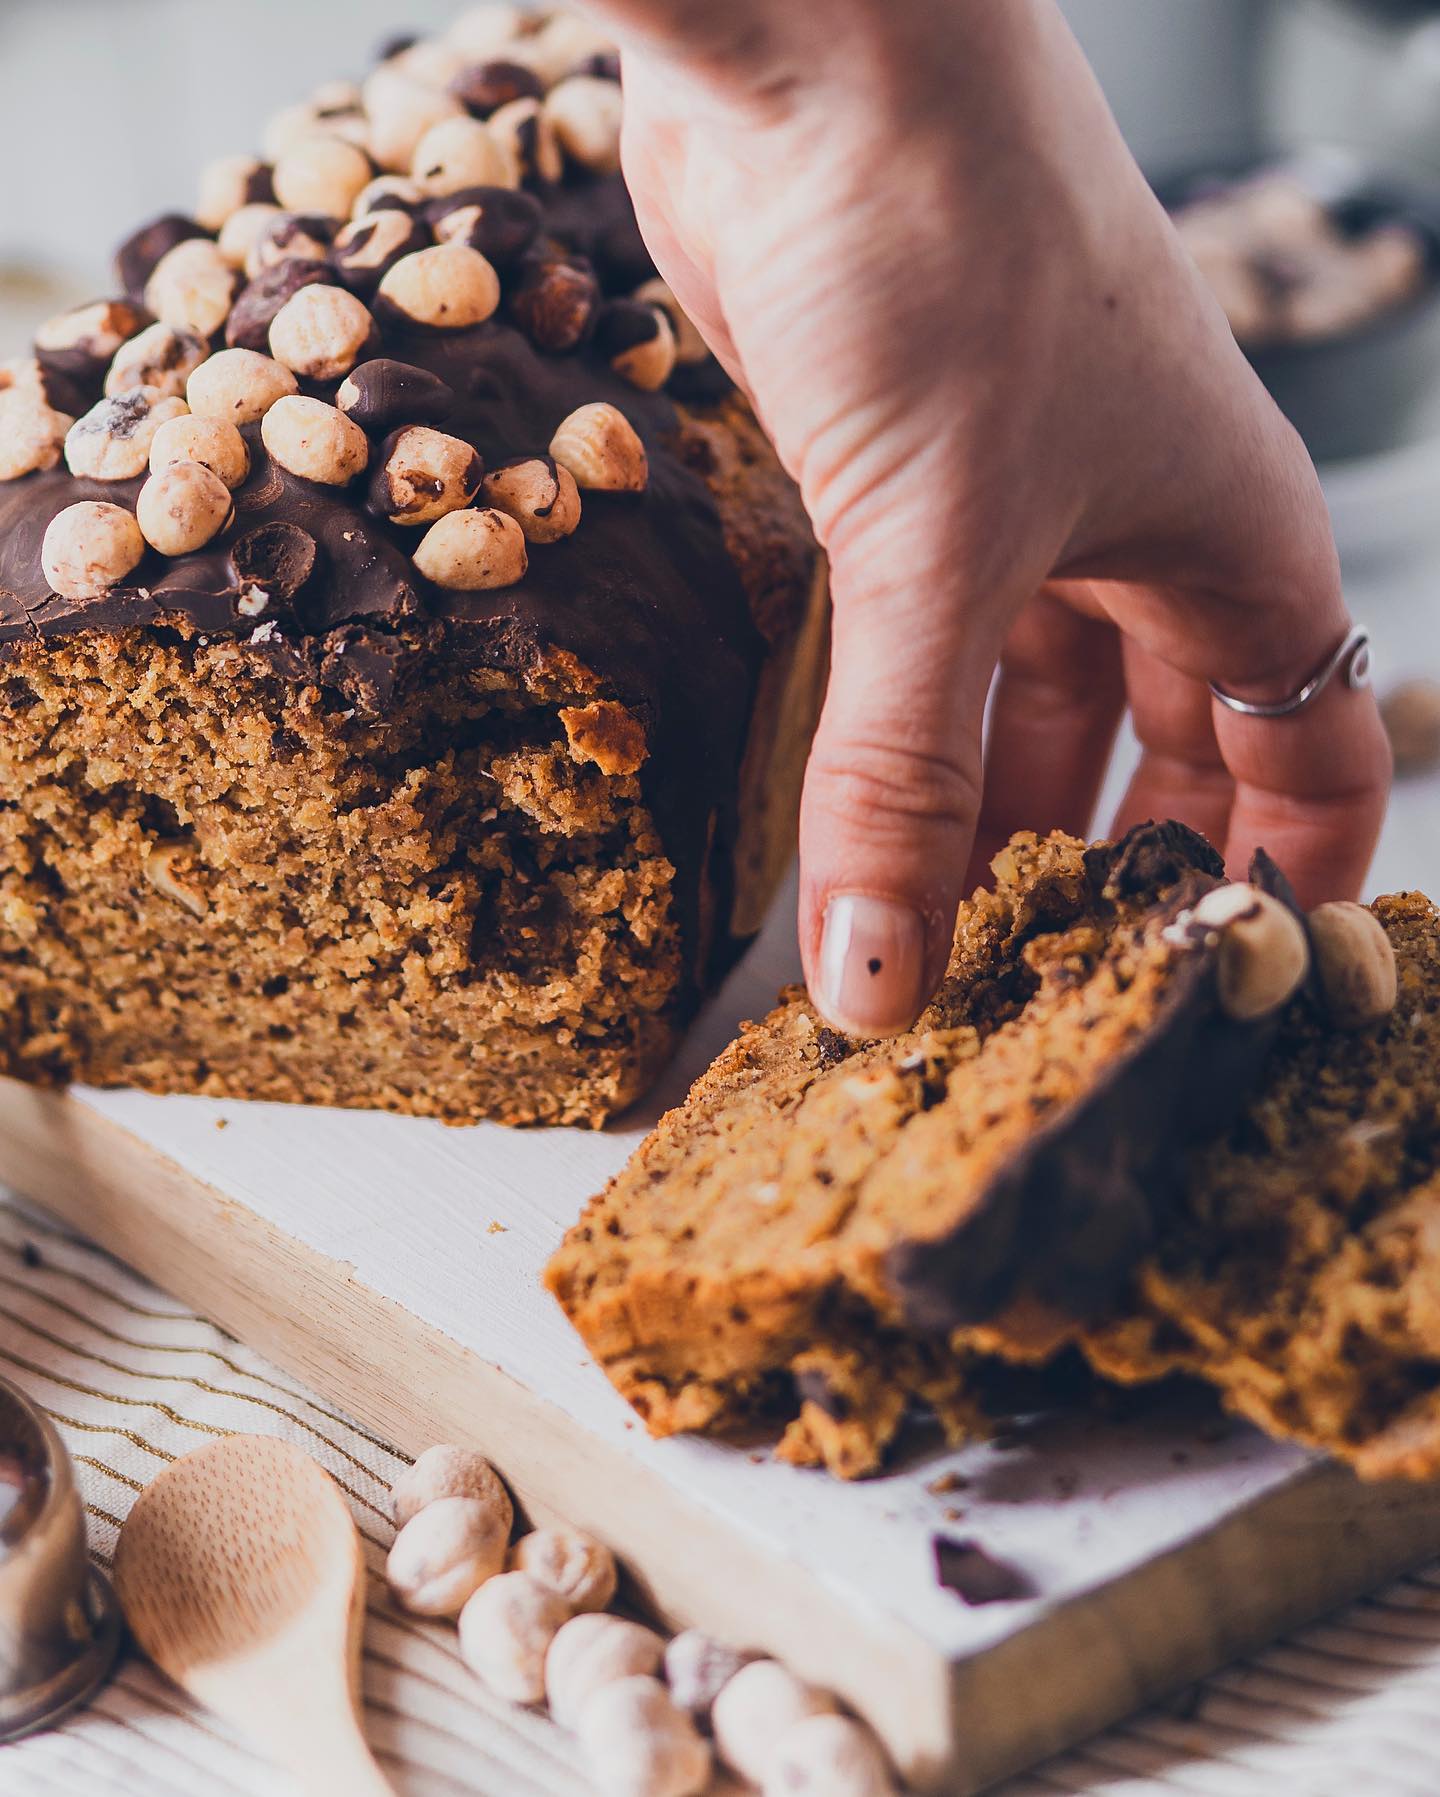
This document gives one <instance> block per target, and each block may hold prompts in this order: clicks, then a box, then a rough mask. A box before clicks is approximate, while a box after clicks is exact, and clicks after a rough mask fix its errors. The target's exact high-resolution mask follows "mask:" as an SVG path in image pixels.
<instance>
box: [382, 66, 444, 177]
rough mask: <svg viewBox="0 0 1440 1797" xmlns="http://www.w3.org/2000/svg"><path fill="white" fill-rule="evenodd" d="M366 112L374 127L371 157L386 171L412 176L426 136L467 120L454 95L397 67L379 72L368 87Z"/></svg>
mask: <svg viewBox="0 0 1440 1797" xmlns="http://www.w3.org/2000/svg"><path fill="white" fill-rule="evenodd" d="M364 95H365V112H366V116H367V118H368V119H369V125H370V154H371V155H372V156H373V157H374V158H375V160H376V162H378V163H379V165H380V167H381V168H382V169H388V170H389V171H390V172H391V173H392V174H399V175H408V174H409V173H410V170H411V167H412V165H413V164H414V161H415V151H416V147H417V146H418V145H419V143H420V140H421V138H423V137H424V136H425V133H426V132H427V131H429V130H431V129H432V128H433V127H434V126H436V125H438V124H441V123H442V122H443V121H444V120H445V119H453V118H464V117H465V109H464V107H463V106H461V104H460V102H459V101H458V100H457V99H456V98H455V96H454V95H453V94H446V93H441V92H439V91H438V90H437V89H435V88H433V87H427V86H426V85H425V84H424V83H423V82H420V81H416V80H414V79H413V77H411V76H409V75H406V74H404V73H402V72H401V71H400V70H399V69H397V68H396V67H395V66H394V64H393V63H386V64H384V65H382V66H381V67H380V68H378V69H376V70H375V72H374V74H373V75H371V76H370V78H369V80H368V81H367V82H366V83H365V87H364Z"/></svg>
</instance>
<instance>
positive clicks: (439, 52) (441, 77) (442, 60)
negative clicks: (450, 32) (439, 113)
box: [386, 37, 465, 87]
mask: <svg viewBox="0 0 1440 1797" xmlns="http://www.w3.org/2000/svg"><path fill="white" fill-rule="evenodd" d="M386 62H387V64H388V66H389V67H390V68H392V69H394V70H396V71H397V72H398V73H399V74H401V75H408V76H409V78H410V79H411V80H412V81H418V82H420V83H421V84H422V85H423V86H425V87H449V86H450V84H451V82H453V81H454V79H455V77H456V76H457V75H458V74H459V73H460V72H461V70H462V69H463V68H464V67H465V53H464V51H463V50H459V49H457V48H456V47H455V45H454V44H450V43H446V42H445V41H444V40H443V39H442V38H435V37H417V38H416V39H415V41H414V42H413V43H410V44H406V45H405V46H404V47H403V48H402V49H399V50H396V51H395V53H394V55H392V56H389V57H387V58H386Z"/></svg>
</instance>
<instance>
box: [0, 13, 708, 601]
mask: <svg viewBox="0 0 1440 1797" xmlns="http://www.w3.org/2000/svg"><path fill="white" fill-rule="evenodd" d="M619 128H620V86H619V81H618V69H617V68H616V66H615V60H614V55H613V52H612V51H611V49H610V47H609V45H608V44H607V43H606V42H605V41H604V40H603V39H602V38H600V37H599V36H598V35H597V33H596V31H595V29H594V28H593V27H592V26H590V25H588V24H586V23H584V22H582V21H579V20H577V19H575V18H572V17H570V16H568V15H565V14H554V15H551V16H549V17H546V18H540V19H537V18H535V17H533V16H529V15H523V14H520V13H519V12H518V11H517V10H516V9H514V8H512V7H509V6H505V5H493V6H482V7H478V8H475V9H474V10H473V11H472V12H469V13H467V14H465V15H463V16H462V17H461V18H460V19H459V20H458V21H457V22H456V24H455V25H454V26H453V27H452V29H451V31H450V32H449V33H448V34H447V35H446V36H445V37H444V38H437V39H430V40H419V41H416V42H413V43H408V44H404V45H401V46H398V47H396V49H395V50H394V51H393V53H392V54H391V55H390V56H389V57H388V58H387V59H386V60H385V61H384V62H383V63H382V64H381V66H380V67H379V68H378V69H376V70H375V72H374V73H373V74H372V75H371V76H370V78H369V79H368V80H367V81H366V82H365V84H364V85H363V86H362V87H359V88H351V87H348V86H344V85H337V84H332V85H331V86H329V87H328V88H325V89H322V90H320V92H318V93H317V94H315V95H313V96H312V97H311V99H310V100H309V101H307V102H305V103H303V104H302V105H301V106H298V107H292V108H290V109H289V110H288V111H287V112H285V113H284V114H282V115H280V117H278V118H277V119H275V120H273V121H272V122H271V125H270V127H269V128H268V130H267V132H266V139H265V151H266V157H267V160H265V161H260V160H257V159H253V158H249V157H241V158H227V159H225V160H224V161H222V162H219V163H216V164H214V165H212V166H211V167H210V168H209V169H208V170H207V171H206V172H205V175H204V177H203V179H202V182H201V192H200V198H199V204H198V206H197V209H196V216H195V218H194V219H184V218H180V217H178V216H171V217H167V218H164V219H160V220H157V221H155V223H154V224H153V225H151V226H148V227H146V228H145V229H144V230H142V231H141V232H138V233H137V234H136V235H135V237H133V238H132V239H131V240H130V241H129V242H128V243H127V244H126V245H125V246H124V247H123V248H122V250H121V252H120V258H119V260H120V267H121V273H122V277H123V279H124V282H125V285H126V286H127V287H128V288H129V290H130V293H131V296H132V297H130V298H125V299H115V300H105V301H99V302H96V303H94V304H92V305H87V306H81V307H77V308H74V309H73V310H71V311H69V312H66V313H63V314H61V315H60V316H59V317H57V318H54V319H51V320H49V321H48V322H47V323H46V324H45V325H44V326H42V327H41V330H40V331H39V332H38V333H37V337H36V341H35V349H34V354H33V356H31V357H29V358H22V359H19V360H16V361H13V362H9V363H4V364H0V480H12V479H17V478H20V477H21V476H23V475H26V474H29V473H32V472H35V471H38V470H48V469H51V468H54V467H55V466H56V465H57V464H58V463H59V462H60V460H61V458H62V456H63V458H64V461H65V464H66V466H67V468H68V469H69V471H70V472H71V474H73V475H74V476H75V477H76V478H77V479H83V480H86V481H97V482H121V481H133V480H136V479H141V478H144V477H147V476H148V478H145V484H144V486H143V487H142V488H141V490H140V492H139V495H138V498H137V499H136V501H135V504H134V509H133V511H132V510H131V509H129V508H128V507H127V506H125V505H121V504H114V503H109V502H108V501H106V500H103V499H88V500H86V501H85V502H83V503H81V504H78V505H74V506H71V507H69V508H67V509H66V510H64V511H62V512H61V513H60V514H59V515H58V516H57V517H56V518H55V520H54V522H53V523H52V525H51V527H50V529H49V531H48V532H47V533H46V537H45V542H44V546H43V552H42V564H43V568H44V572H45V576H46V579H47V580H48V581H49V583H50V585H51V587H52V589H53V591H54V592H56V593H57V594H59V595H61V596H62V597H65V598H69V599H77V600H79V599H87V598H92V597H96V596H98V595H99V594H102V593H104V592H105V591H107V590H108V589H109V588H110V587H112V586H114V585H116V584H118V583H119V582H121V581H123V580H125V578H126V577H127V576H129V575H131V574H132V573H134V571H135V570H136V568H137V567H138V566H139V564H140V562H141V560H142V558H143V557H144V555H145V552H146V548H147V546H148V547H150V548H152V549H154V550H156V551H158V552H159V553H160V554H161V555H165V556H179V555H185V554H190V553H194V552H195V551H197V550H199V549H202V548H204V547H205V545H206V544H207V543H209V542H210V541H211V540H212V539H213V538H214V537H215V536H217V535H218V534H219V533H220V532H221V531H223V530H225V529H226V527H227V526H228V525H229V524H230V523H231V522H232V520H233V516H234V512H233V505H232V501H231V494H232V493H233V491H234V489H235V488H236V487H237V486H239V485H241V484H243V482H244V481H245V480H246V479H247V477H248V475H249V472H250V448H249V445H248V444H247V442H246V439H245V437H244V436H242V434H241V432H242V428H243V427H245V426H247V425H258V426H259V435H260V438H261V441H262V442H263V444H264V447H265V450H266V452H267V454H268V455H269V457H270V459H271V460H272V461H273V462H274V463H276V464H278V466H279V467H281V468H283V469H285V470H286V471H288V472H289V473H291V474H293V475H295V476H297V477H299V478H301V479H303V480H307V481H314V482H318V483H321V484H325V485H330V486H337V487H338V486H346V485H348V484H349V483H350V482H352V481H354V480H356V479H357V477H359V476H360V475H362V474H366V473H368V475H369V481H370V485H369V494H368V503H369V505H370V507H371V509H372V510H376V511H378V512H380V513H381V514H382V515H384V516H386V517H388V518H390V520H391V521H392V522H393V523H396V524H401V525H410V526H417V527H427V528H426V534H425V535H424V537H423V538H422V539H421V540H420V542H419V544H418V546H417V547H416V549H415V551H414V560H415V564H416V566H417V568H418V569H419V571H420V572H421V573H422V574H423V575H425V577H426V578H427V579H429V580H431V581H433V582H434V583H436V584H437V585H440V586H442V587H451V588H459V589H471V588H481V587H490V586H501V585H506V584H509V583H511V582H513V581H516V580H518V579H520V578H521V577H522V576H523V575H524V573H525V569H526V560H527V545H532V544H535V543H545V542H553V541H556V540H558V538H560V537H561V536H564V535H566V534H568V533H569V531H571V530H573V529H574V528H575V525H576V524H577V522H578V520H579V516H580V492H581V490H583V489H590V490H595V491H604V492H638V491H640V490H642V489H643V488H644V486H645V484H646V480H647V466H646V457H645V451H644V448H643V445H642V444H641V441H640V439H639V437H638V435H637V433H636V432H635V430H634V429H633V427H632V425H631V424H630V422H629V420H628V419H627V418H626V417H625V415H624V413H623V412H622V411H620V410H619V409H618V408H616V407H615V406H613V405H610V404H607V403H596V404H592V405H585V406H581V407H579V408H578V409H577V410H575V411H574V412H572V413H571V414H570V416H569V417H567V418H565V419H563V420H562V421H560V423H559V424H558V426H557V428H556V430H555V433H554V438H553V440H552V442H551V444H550V446H549V454H548V456H545V457H538V456H531V457H527V458H523V459H521V460H518V461H516V462H512V463H508V464H505V465H503V466H502V467H500V468H497V469H494V470H492V471H490V472H489V473H488V474H487V473H486V472H485V471H484V469H483V468H482V467H481V465H480V461H479V458H478V457H477V456H476V455H475V454H474V452H473V450H472V449H471V447H470V446H469V445H468V444H466V443H464V442H463V441H462V440H460V439H459V438H456V437H452V436H449V435H447V434H446V433H445V432H443V431H442V430H440V429H438V428H437V426H438V425H439V424H441V423H443V421H444V419H445V417H446V416H447V415H448V412H449V410H450V405H449V403H448V402H449V401H453V395H450V394H449V393H448V390H447V389H446V388H445V387H444V383H443V382H440V381H439V380H437V379H436V378H435V377H434V376H433V375H429V374H427V373H425V372H424V371H422V370H420V369H417V368H413V367H409V366H407V365H405V364H401V363H395V362H391V361H389V360H387V359H386V358H385V357H384V355H383V353H382V351H383V332H384V328H385V327H386V326H387V325H393V326H395V327H397V328H400V329H402V330H405V331H414V330H417V329H418V330H420V331H422V332H439V333H446V332H452V331H463V330H467V329H471V328H473V327H475V326H477V325H480V324H483V323H484V322H486V321H487V320H489V319H490V318H492V317H494V316H495V315H496V314H497V313H498V312H500V311H501V309H502V308H503V309H504V315H505V316H506V317H507V318H508V320H509V321H510V322H511V323H512V324H514V325H515V326H516V327H517V328H518V329H520V330H521V331H522V332H524V334H525V335H526V336H527V337H528V338H529V339H530V341H531V342H532V343H533V344H534V345H535V347H536V348H537V349H539V350H540V351H542V352H544V353H555V354H563V353H567V352H570V351H574V350H576V349H579V348H580V347H582V346H585V347H587V348H588V349H590V350H592V351H595V352H598V353H599V354H600V355H601V356H602V357H603V358H604V359H605V360H606V361H607V362H608V363H609V365H610V366H611V368H612V369H613V370H614V371H615V372H616V373H617V374H619V375H620V376H622V377H623V378H625V379H626V380H627V381H629V382H630V383H631V384H632V385H634V386H635V387H637V388H640V389H643V390H654V389H656V388H659V387H660V386H662V385H664V383H665V382H666V381H667V380H668V379H669V377H670V375H671V373H672V372H673V371H674V369H675V367H676V365H677V362H692V363H693V362H698V361H700V360H702V359H703V358H704V357H705V356H706V355H707V353H708V352H707V351H706V349H705V346H704V343H703V341H702V340H701V339H700V338H699V336H698V334H697V333H696V332H695V330H694V327H693V326H692V325H691V324H690V323H689V321H688V320H686V319H685V318H684V317H683V314H682V313H681V312H680V310H679V308H678V306H677V305H676V303H675V301H674V297H673V295H672V294H670V292H669V290H668V288H666V287H665V284H664V283H663V282H661V281H658V280H653V279H652V280H649V281H646V282H645V283H644V284H643V285H642V286H641V287H640V288H638V289H637V290H636V291H635V292H634V293H633V294H631V295H629V296H627V297H623V298H620V297H611V298H607V297H605V295H604V294H603V293H602V291H601V288H600V286H599V282H598V280H597V277H596V275H595V273H594V271H593V269H592V268H591V267H590V265H589V263H588V262H586V261H585V260H584V258H581V257H578V256H574V255H571V254H569V253H567V252H566V251H565V250H563V249H562V248H561V247H560V246H559V245H557V244H555V243H554V242H553V241H552V240H549V239H547V238H546V237H545V236H544V234H543V230H544V210H543V207H542V206H541V204H540V203H539V201H538V200H537V199H536V197H535V192H534V191H527V188H528V189H531V190H534V189H537V188H538V189H540V190H542V191H543V189H544V187H545V186H546V185H547V184H549V183H551V182H554V181H558V180H559V179H561V178H562V176H563V175H564V173H565V170H566V168H567V166H568V165H573V166H575V167H578V168H580V169H582V170H587V171H590V172H592V173H596V174H604V173H606V172H609V171H611V170H613V169H614V168H615V167H616V166H617V161H618V143H619ZM335 383H340V385H339V387H338V390H337V391H335V392H334V394H333V400H334V403H331V402H330V399H329V398H322V397H315V396H314V390H315V389H316V388H317V387H319V388H322V389H324V390H325V391H326V392H327V393H329V391H330V389H331V388H332V387H333V386H334V384H335ZM95 392H101V393H102V397H101V398H99V399H98V400H97V401H95V403H93V404H90V403H88V401H89V398H90V396H91V395H93V394H94V393H95ZM392 425H398V426H400V427H401V428H391V427H392ZM382 430H383V432H385V433H386V434H384V435H383V436H382V438H381V440H379V441H378V442H377V440H376V439H377V433H380V432H381V431H382Z"/></svg>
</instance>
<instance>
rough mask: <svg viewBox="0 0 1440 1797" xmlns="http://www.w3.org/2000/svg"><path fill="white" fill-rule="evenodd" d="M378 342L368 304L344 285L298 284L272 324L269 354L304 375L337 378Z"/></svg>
mask: <svg viewBox="0 0 1440 1797" xmlns="http://www.w3.org/2000/svg"><path fill="white" fill-rule="evenodd" d="M378 342H379V335H378V333H377V331H376V329H375V320H374V319H373V318H372V317H371V316H370V310H369V308H368V307H367V306H366V304H365V303H364V301H363V300H359V299H357V298H356V297H355V295H354V294H353V293H348V292H347V291H346V290H345V288H343V287H316V286H307V287H302V288H301V289H300V291H299V292H298V293H296V294H295V295H293V297H292V298H290V299H288V300H287V301H286V302H285V304H284V305H283V306H282V307H281V308H280V310H279V311H278V312H277V313H276V314H275V319H274V322H273V323H272V324H271V326H270V354H271V355H272V356H273V357H274V358H275V360H276V361H277V362H279V363H280V364H281V365H282V366H283V367H286V368H288V369H289V370H290V371H291V373H292V374H296V375H299V376H300V378H301V379H302V380H308V381H338V380H340V379H341V378H342V377H343V376H344V375H347V374H349V372H350V370H351V369H352V368H353V367H354V366H355V364H356V363H357V362H358V361H360V360H361V359H362V357H363V356H364V355H365V353H366V351H367V350H369V349H372V348H374V347H375V346H376V345H377V344H378Z"/></svg>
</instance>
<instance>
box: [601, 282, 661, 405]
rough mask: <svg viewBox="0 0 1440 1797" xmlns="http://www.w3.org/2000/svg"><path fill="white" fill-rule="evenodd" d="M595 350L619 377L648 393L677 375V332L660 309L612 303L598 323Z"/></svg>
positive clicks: (635, 302) (637, 303)
mask: <svg viewBox="0 0 1440 1797" xmlns="http://www.w3.org/2000/svg"><path fill="white" fill-rule="evenodd" d="M595 348H596V349H597V350H598V351H599V352H600V354H601V355H602V356H604V358H605V360H606V361H607V362H608V363H609V364H610V366H611V367H612V368H613V369H614V370H615V372H616V374H618V375H620V376H621V377H622V378H623V379H625V380H627V381H629V383H630V384H631V386H632V387H639V388H640V389H641V390H642V391H644V392H646V393H654V392H656V391H657V390H658V389H659V388H661V387H663V386H664V385H665V383H666V381H668V380H669V379H670V376H671V375H672V374H673V373H674V372H675V333H674V331H673V330H672V329H671V327H670V320H669V318H668V317H667V316H666V314H665V312H664V311H663V310H662V309H661V308H660V307H659V306H650V305H646V304H645V303H644V301H643V300H625V299H618V300H611V301H610V302H609V303H608V304H607V305H606V306H605V307H604V308H603V309H602V310H601V312H600V314H599V316H598V317H597V319H596V321H595Z"/></svg>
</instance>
